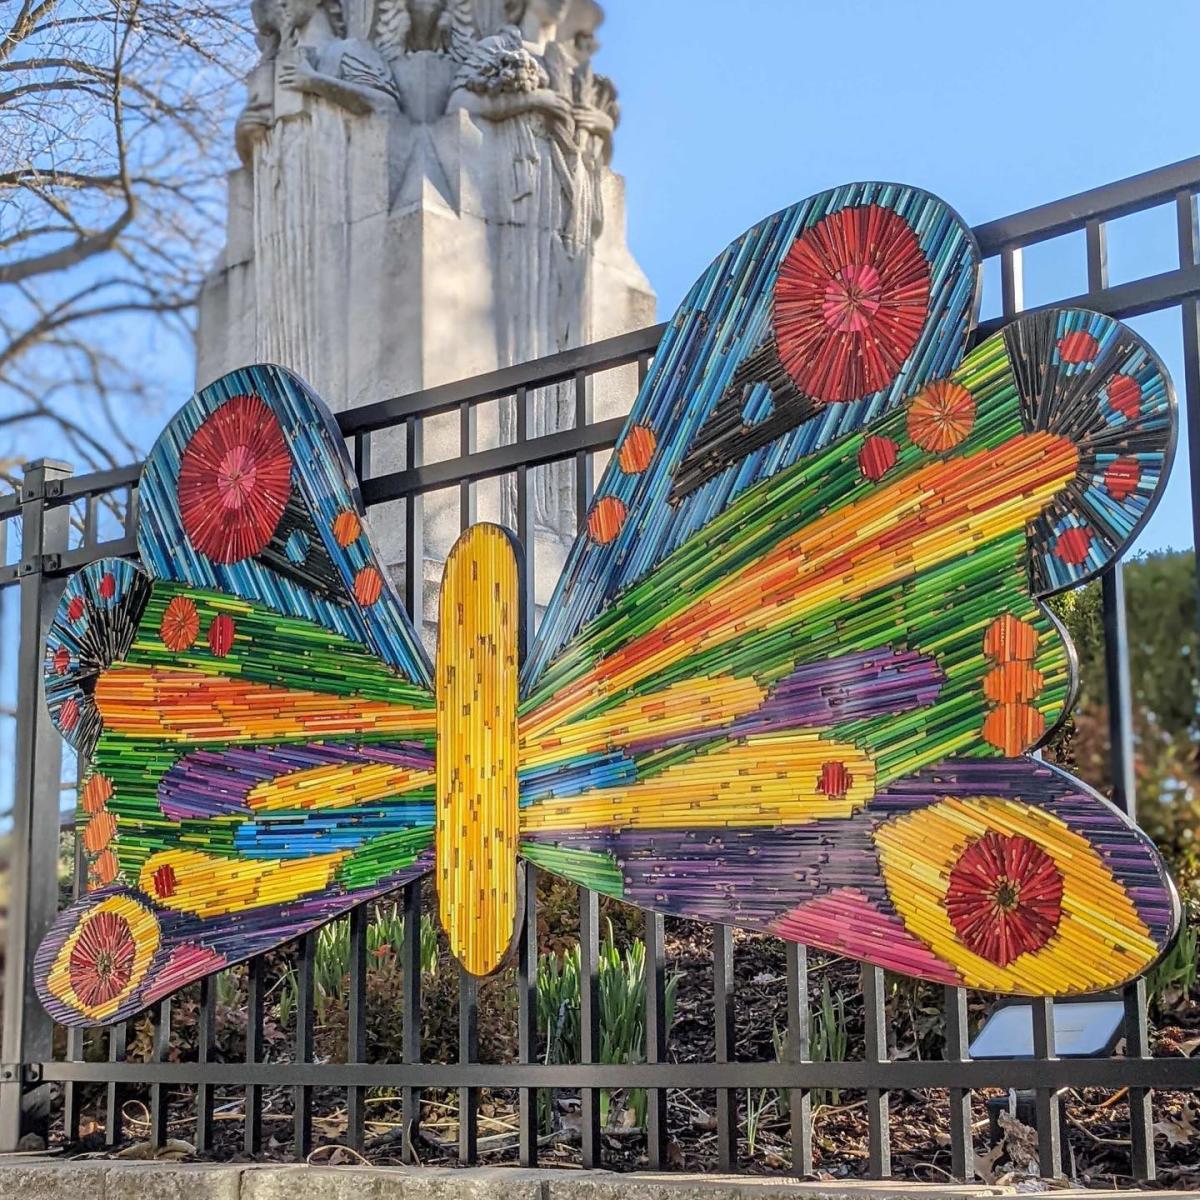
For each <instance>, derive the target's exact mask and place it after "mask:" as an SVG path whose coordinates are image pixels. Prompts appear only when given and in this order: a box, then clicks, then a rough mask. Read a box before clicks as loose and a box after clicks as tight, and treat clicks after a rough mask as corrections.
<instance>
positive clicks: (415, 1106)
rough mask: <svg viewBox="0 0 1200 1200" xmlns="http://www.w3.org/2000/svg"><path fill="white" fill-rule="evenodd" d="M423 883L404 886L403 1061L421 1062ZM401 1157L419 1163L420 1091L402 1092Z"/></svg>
mask: <svg viewBox="0 0 1200 1200" xmlns="http://www.w3.org/2000/svg"><path fill="white" fill-rule="evenodd" d="M421 887H422V884H421V880H419V879H418V880H416V881H415V882H413V883H409V884H406V885H405V887H404V942H403V944H402V945H401V947H400V955H401V963H400V970H401V976H400V986H401V988H402V989H403V990H402V991H401V994H400V1021H401V1038H402V1041H401V1050H402V1053H403V1061H404V1062H406V1063H419V1062H420V1061H421ZM400 1123H401V1125H402V1129H401V1131H400V1132H401V1135H402V1141H401V1144H400V1156H401V1158H402V1160H403V1161H404V1162H406V1163H411V1162H415V1161H416V1157H417V1136H418V1130H419V1127H420V1123H421V1092H420V1089H419V1088H414V1087H403V1088H401V1089H400Z"/></svg>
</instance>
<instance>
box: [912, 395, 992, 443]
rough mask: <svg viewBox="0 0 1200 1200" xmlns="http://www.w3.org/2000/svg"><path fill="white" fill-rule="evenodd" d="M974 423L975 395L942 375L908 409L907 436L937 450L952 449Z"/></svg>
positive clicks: (969, 430)
mask: <svg viewBox="0 0 1200 1200" xmlns="http://www.w3.org/2000/svg"><path fill="white" fill-rule="evenodd" d="M974 423H975V397H974V396H972V395H971V393H970V392H969V391H967V389H966V388H965V387H963V386H962V385H961V384H958V383H952V382H951V381H950V380H948V379H939V380H937V382H935V383H931V384H930V385H929V386H928V387H927V388H926V389H925V390H924V391H923V392H921V393H919V394H918V395H917V397H916V399H915V400H913V402H912V404H911V405H910V406H909V409H908V436H909V437H911V438H912V440H913V441H914V442H915V443H916V444H917V445H918V446H920V447H921V449H922V450H929V451H931V452H932V453H934V454H940V453H941V452H942V451H944V450H950V449H953V447H955V446H957V445H958V443H959V442H961V441H962V440H963V439H964V438H965V437H966V436H967V434H968V433H970V432H971V426H972V425H974Z"/></svg>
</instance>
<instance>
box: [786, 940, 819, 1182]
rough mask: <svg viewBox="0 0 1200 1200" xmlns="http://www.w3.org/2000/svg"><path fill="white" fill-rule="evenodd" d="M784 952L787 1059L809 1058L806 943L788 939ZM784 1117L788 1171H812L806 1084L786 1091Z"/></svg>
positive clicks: (797, 1061)
mask: <svg viewBox="0 0 1200 1200" xmlns="http://www.w3.org/2000/svg"><path fill="white" fill-rule="evenodd" d="M785 949H786V953H787V1030H788V1032H787V1060H788V1062H789V1063H804V1062H810V1061H811V1057H812V1045H811V1032H812V1030H811V1017H810V1013H809V1007H808V947H806V946H799V945H797V944H796V943H795V942H788V943H787V946H786V947H785ZM788 1118H789V1122H790V1124H791V1133H792V1171H793V1172H794V1173H795V1174H797V1175H811V1174H812V1173H813V1150H812V1093H811V1092H810V1091H809V1089H808V1088H791V1089H789V1091H788Z"/></svg>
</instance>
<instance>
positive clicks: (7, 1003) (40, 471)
mask: <svg viewBox="0 0 1200 1200" xmlns="http://www.w3.org/2000/svg"><path fill="white" fill-rule="evenodd" d="M70 474H71V468H70V467H68V466H66V465H65V464H64V463H56V462H51V461H50V460H49V459H41V460H39V461H38V462H34V463H30V464H29V465H28V466H27V467H26V468H25V473H24V479H23V481H22V486H21V518H20V519H21V561H20V563H19V565H18V573H19V577H20V583H19V584H18V588H19V592H18V612H19V613H20V618H19V620H20V625H19V630H20V634H19V637H20V641H19V643H18V646H17V715H16V722H15V726H16V727H15V730H14V734H13V752H14V754H15V756H16V772H15V778H14V787H13V802H12V834H11V841H10V845H11V851H10V857H9V872H8V897H9V899H8V905H9V907H8V929H7V946H6V952H5V959H4V1028H3V1038H2V1043H0V1063H2V1064H3V1078H0V1151H4V1150H15V1149H16V1148H17V1143H18V1142H19V1141H20V1140H21V1136H22V1135H23V1134H24V1133H37V1134H39V1135H40V1136H42V1137H43V1138H45V1137H46V1136H47V1134H48V1133H49V1129H48V1126H47V1125H46V1122H45V1119H44V1118H43V1117H41V1116H38V1117H37V1118H36V1119H34V1118H33V1117H32V1114H33V1113H35V1112H39V1111H44V1112H45V1113H46V1114H48V1113H49V1107H50V1106H49V1103H48V1097H47V1102H46V1103H44V1104H43V1103H40V1102H38V1103H34V1102H33V1097H32V1096H31V1097H29V1101H28V1103H27V1102H26V1096H25V1092H26V1081H25V1070H26V1064H29V1063H37V1062H42V1061H44V1060H48V1059H49V1058H50V1057H51V1055H52V1053H53V1043H52V1035H53V1026H52V1024H51V1021H50V1017H49V1015H48V1014H47V1013H46V1010H45V1009H44V1008H43V1007H42V1006H41V1004H40V1003H39V1001H38V998H37V994H36V992H35V991H34V986H33V976H32V966H33V952H34V950H35V949H36V947H37V945H38V943H39V942H40V941H41V939H42V935H43V934H44V933H45V932H46V930H47V929H48V928H49V927H50V923H51V922H52V921H53V920H54V916H55V913H56V912H57V910H58V804H59V781H60V778H61V772H62V740H61V739H60V738H59V736H58V731H57V730H56V729H55V728H54V726H53V725H52V724H51V723H50V716H49V713H48V712H47V711H46V696H45V689H44V688H43V685H42V646H43V644H44V642H45V636H46V630H47V627H48V626H49V623H50V620H51V618H52V616H53V614H54V609H55V606H56V604H57V602H58V597H59V595H60V594H61V591H62V584H61V582H59V581H54V582H50V581H47V579H46V578H45V577H44V575H43V574H42V572H43V569H44V567H45V566H46V564H47V563H48V562H50V561H52V559H53V558H56V557H57V555H58V554H60V553H61V552H62V551H63V550H65V549H66V547H67V538H68V533H69V527H68V518H69V515H70V514H69V512H68V510H67V508H66V507H65V506H59V507H56V508H52V507H48V505H47V500H50V499H53V498H54V497H55V496H58V495H61V494H62V481H63V479H65V478H66V477H67V476H68V475H70ZM44 556H45V557H44ZM42 1086H45V1085H42ZM35 1126H36V1128H35Z"/></svg>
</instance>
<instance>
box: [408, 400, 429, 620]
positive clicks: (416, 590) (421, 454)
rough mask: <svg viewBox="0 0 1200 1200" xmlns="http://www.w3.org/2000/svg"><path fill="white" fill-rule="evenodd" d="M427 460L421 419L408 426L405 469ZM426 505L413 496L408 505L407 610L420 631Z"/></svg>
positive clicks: (416, 419) (409, 419)
mask: <svg viewBox="0 0 1200 1200" xmlns="http://www.w3.org/2000/svg"><path fill="white" fill-rule="evenodd" d="M424 458H425V427H424V425H423V424H422V423H421V418H420V417H409V418H408V419H407V420H406V421H405V422H404V459H405V466H406V467H407V468H408V469H409V470H411V469H412V468H413V467H419V466H420V465H421V464H422V462H423V461H424ZM424 506H425V502H424V500H422V498H421V497H420V496H415V495H414V496H409V497H408V499H407V500H406V501H405V502H404V507H405V510H406V513H405V522H404V607H405V608H407V609H408V615H409V616H410V617H411V618H412V622H413V625H415V626H416V628H417V629H420V628H421V626H422V622H423V621H424V619H425V526H424V515H425V507H424Z"/></svg>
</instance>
